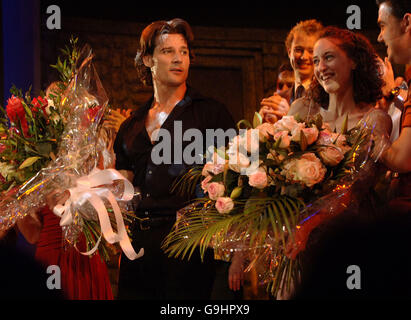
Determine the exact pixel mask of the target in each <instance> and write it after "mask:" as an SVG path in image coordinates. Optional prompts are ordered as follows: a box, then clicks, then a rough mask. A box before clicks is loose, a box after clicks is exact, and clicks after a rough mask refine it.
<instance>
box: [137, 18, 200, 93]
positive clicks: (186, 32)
mask: <svg viewBox="0 0 411 320" xmlns="http://www.w3.org/2000/svg"><path fill="white" fill-rule="evenodd" d="M164 34H181V35H182V36H183V37H184V39H185V40H186V42H187V47H188V50H189V54H190V60H193V59H194V53H193V50H192V42H193V40H194V35H193V32H192V30H191V27H190V25H189V24H188V23H187V22H186V21H185V20H183V19H179V18H176V19H173V20H170V21H164V20H162V21H155V22H153V23H151V24H150V25H148V26H147V27H146V28H145V29H144V30H143V32H142V33H141V37H140V47H139V49H138V51H137V55H136V58H135V59H134V65H135V67H136V69H137V73H138V76H139V78H140V80H141V81H142V82H143V83H144V85H146V86H152V85H153V79H152V77H151V70H150V68H147V67H146V66H145V65H144V62H143V57H145V56H148V55H152V54H153V53H154V49H155V47H156V46H157V44H158V43H157V39H158V37H159V36H161V35H164Z"/></svg>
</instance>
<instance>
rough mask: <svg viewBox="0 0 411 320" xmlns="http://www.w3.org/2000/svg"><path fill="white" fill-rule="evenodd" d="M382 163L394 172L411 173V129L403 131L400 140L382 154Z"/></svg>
mask: <svg viewBox="0 0 411 320" xmlns="http://www.w3.org/2000/svg"><path fill="white" fill-rule="evenodd" d="M381 161H382V163H383V164H384V165H386V166H387V167H388V168H389V169H390V170H392V171H395V172H399V173H405V172H409V171H411V127H405V128H403V129H402V131H401V134H400V136H399V137H398V139H397V140H395V141H394V143H393V144H392V145H391V147H389V148H388V149H387V150H386V151H385V152H384V153H383V154H382V157H381Z"/></svg>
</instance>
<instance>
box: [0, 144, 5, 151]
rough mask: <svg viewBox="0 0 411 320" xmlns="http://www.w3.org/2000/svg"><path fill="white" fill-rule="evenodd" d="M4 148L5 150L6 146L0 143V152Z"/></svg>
mask: <svg viewBox="0 0 411 320" xmlns="http://www.w3.org/2000/svg"><path fill="white" fill-rule="evenodd" d="M4 150H6V146H5V145H4V144H2V143H0V153H2V152H3V151H4Z"/></svg>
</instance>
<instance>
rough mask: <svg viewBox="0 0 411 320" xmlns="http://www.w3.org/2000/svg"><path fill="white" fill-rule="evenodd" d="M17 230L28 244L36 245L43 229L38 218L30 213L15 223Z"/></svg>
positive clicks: (33, 213)
mask: <svg viewBox="0 0 411 320" xmlns="http://www.w3.org/2000/svg"><path fill="white" fill-rule="evenodd" d="M16 224H17V228H18V230H19V231H20V232H21V234H22V235H23V236H24V238H25V239H26V240H27V242H28V243H30V244H36V243H37V241H38V240H39V238H40V232H41V229H42V227H43V225H42V222H41V220H40V217H39V216H38V214H37V213H35V212H30V213H29V214H28V215H27V216H26V217H24V218H23V219H19V220H18V221H17V223H16Z"/></svg>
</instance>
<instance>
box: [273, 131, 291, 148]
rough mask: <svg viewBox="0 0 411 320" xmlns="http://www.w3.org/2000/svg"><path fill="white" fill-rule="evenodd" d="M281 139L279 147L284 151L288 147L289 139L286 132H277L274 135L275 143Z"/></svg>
mask: <svg viewBox="0 0 411 320" xmlns="http://www.w3.org/2000/svg"><path fill="white" fill-rule="evenodd" d="M280 138H281V142H280V145H279V147H280V148H282V149H286V148H288V147H289V146H290V143H291V137H290V136H289V135H288V131H279V132H277V133H276V134H275V135H274V139H275V141H277V140H278V139H280Z"/></svg>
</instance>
